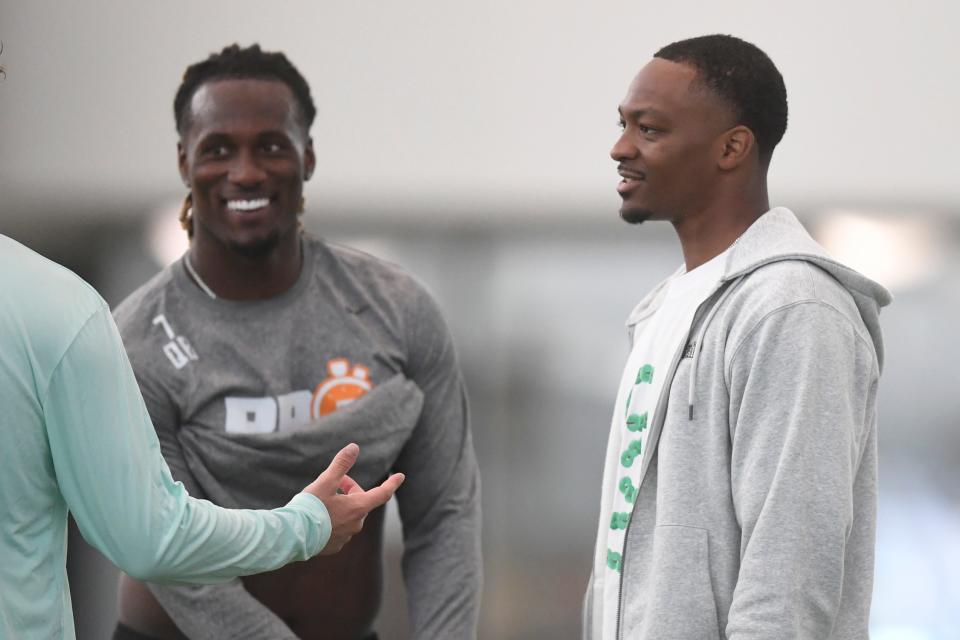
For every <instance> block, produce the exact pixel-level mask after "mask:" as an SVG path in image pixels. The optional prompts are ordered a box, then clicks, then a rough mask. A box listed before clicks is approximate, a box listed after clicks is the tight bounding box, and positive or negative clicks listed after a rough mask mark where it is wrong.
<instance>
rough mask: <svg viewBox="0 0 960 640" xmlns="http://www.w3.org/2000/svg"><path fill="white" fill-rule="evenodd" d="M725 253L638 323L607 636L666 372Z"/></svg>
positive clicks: (610, 540) (611, 551)
mask: <svg viewBox="0 0 960 640" xmlns="http://www.w3.org/2000/svg"><path fill="white" fill-rule="evenodd" d="M725 258H726V252H724V253H721V254H720V255H718V256H716V257H715V258H713V259H712V260H710V261H709V262H706V263H704V264H702V265H700V266H699V267H697V268H696V269H694V270H693V271H690V272H687V273H679V274H678V275H675V276H674V277H673V278H672V279H671V280H670V281H669V282H668V285H667V287H668V288H667V291H666V293H665V294H664V298H663V301H662V303H661V304H660V307H659V308H658V309H657V310H656V311H655V312H654V313H653V315H652V316H650V317H649V318H648V319H647V320H646V321H645V322H644V323H643V324H640V325H638V326H637V328H636V332H635V333H634V336H633V348H632V349H631V350H630V356H629V357H628V358H627V365H626V367H625V368H624V371H623V377H622V378H621V380H620V390H619V391H618V393H617V403H616V406H615V407H614V412H613V425H612V427H611V431H610V433H611V438H617V437H618V436H619V439H620V442H619V444H620V446H619V451H620V452H621V453H620V457H619V460H618V463H617V464H618V467H617V473H615V474H610V473H609V470H607V471H605V472H604V477H609V476H610V475H612V476H613V477H614V478H615V482H616V487H614V488H613V491H611V492H610V495H612V496H613V503H612V505H610V507H611V508H610V514H611V516H610V522H609V525H608V527H607V529H606V545H607V566H606V569H605V574H604V581H603V637H604V638H614V637H615V635H616V632H617V612H618V607H619V600H620V571H621V561H622V555H623V544H624V540H625V537H626V528H627V523H628V522H629V521H630V514H631V512H632V511H633V503H634V500H635V499H636V496H637V493H638V491H639V486H638V485H639V479H640V466H641V461H642V460H643V452H644V451H645V450H646V444H647V434H648V433H649V429H648V428H647V425H648V422H649V421H651V420H652V419H653V414H654V412H655V411H656V408H657V401H658V400H659V398H660V392H661V391H662V389H663V384H664V382H665V376H666V374H667V370H668V369H669V368H670V364H671V362H672V361H673V357H674V355H675V354H676V352H677V349H679V348H680V346H681V344H680V343H681V342H682V341H684V340H685V339H686V338H687V334H688V333H689V331H690V325H691V323H692V322H693V316H694V314H695V313H696V311H697V308H698V307H699V306H700V304H701V303H702V302H703V301H704V300H706V299H707V297H708V296H710V294H712V293H713V292H714V291H715V290H716V287H717V284H718V283H719V281H720V278H721V276H722V275H723V266H724V261H725Z"/></svg>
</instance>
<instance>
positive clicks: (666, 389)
mask: <svg viewBox="0 0 960 640" xmlns="http://www.w3.org/2000/svg"><path fill="white" fill-rule="evenodd" d="M721 290H723V291H724V293H726V292H727V291H729V290H730V287H727V282H726V281H724V280H721V281H720V283H719V284H718V286H717V288H716V289H714V290H713V291H712V292H710V294H709V295H708V296H707V297H706V299H705V300H704V301H703V302H701V303H700V306H698V307H697V310H696V311H695V312H694V314H693V320H692V321H691V322H690V328H689V329H688V330H687V334H686V336H685V337H684V339H683V341H682V342H681V343H680V347H679V348H678V349H677V352H676V353H675V354H674V356H673V361H672V362H671V363H670V369H669V370H668V374H669V384H668V383H667V382H664V385H663V388H662V389H660V397H659V398H658V399H657V409H656V411H655V412H654V414H653V421H651V423H650V431H651V433H652V432H653V430H654V429H657V428H659V429H660V430H661V431H662V429H663V423H664V422H666V417H667V402H666V401H667V399H668V398H669V397H670V388H671V387H672V386H673V380H674V378H676V376H677V369H679V368H680V361H681V360H683V353H684V351H686V348H687V343H688V342H689V341H690V336H692V335H694V333H693V331H694V328H695V327H697V323H698V322H699V321H700V320H701V319H702V320H703V325H702V327H701V331H700V334H699V336H700V341H702V340H703V335H704V334H705V333H706V326H707V324H708V322H709V321H710V320H711V319H712V317H713V314H712V313H711V311H712V310H714V309H716V307H717V305H718V304H719V303H720V302H722V301H723V298H724V297H725V295H724V294H721V295H720V298H719V299H715V298H716V297H717V293H718V292H719V291H721ZM711 301H712V303H711ZM708 303H710V304H709V306H707V305H708ZM705 310H707V312H706V315H704V311H705ZM699 348H700V345H696V347H695V349H699ZM690 411H691V413H692V409H690ZM691 419H692V416H691ZM659 439H660V436H659V434H658V435H657V443H656V445H657V446H659V444H660V442H659ZM647 449H648V450H649V449H650V447H647ZM654 450H656V447H654ZM652 459H653V453H650V457H649V458H647V455H646V453H644V459H643V462H644V463H646V466H645V467H643V468H641V469H640V479H639V481H638V482H637V497H638V498H639V497H640V487H642V486H643V479H644V478H645V477H646V475H647V470H648V469H649V468H650V462H649V461H650V460H652ZM634 507H636V503H634ZM635 511H636V509H635V508H634V509H630V518H629V519H628V520H627V528H626V529H624V532H623V551H621V553H620V583H619V588H618V590H617V632H616V635H615V638H616V639H617V640H620V638H621V636H620V630H621V619H622V616H623V571H624V569H625V568H626V566H627V540H628V539H629V537H630V525H632V524H633V514H634V512H635Z"/></svg>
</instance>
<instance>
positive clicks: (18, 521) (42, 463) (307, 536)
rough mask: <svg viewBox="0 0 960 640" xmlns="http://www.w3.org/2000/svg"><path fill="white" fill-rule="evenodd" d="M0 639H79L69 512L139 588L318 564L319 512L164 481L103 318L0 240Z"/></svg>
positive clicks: (60, 271)
mask: <svg viewBox="0 0 960 640" xmlns="http://www.w3.org/2000/svg"><path fill="white" fill-rule="evenodd" d="M0 438H2V439H0V638H2V639H6V638H68V639H69V638H74V628H73V618H72V613H71V605H70V592H69V588H68V585H67V577H66V564H65V563H66V525H67V512H68V511H69V512H71V513H72V514H73V516H74V519H75V520H76V522H77V525H78V527H79V529H80V532H81V533H82V534H83V537H84V538H85V539H86V540H87V541H88V542H89V543H90V544H92V545H93V546H94V547H96V548H97V549H99V550H100V551H101V552H103V553H104V555H106V556H107V557H108V558H109V559H110V560H111V561H112V562H113V563H114V564H116V565H117V566H118V567H120V568H121V569H123V570H124V571H126V572H127V573H129V574H130V575H132V576H135V577H137V578H140V579H143V580H151V581H159V582H193V583H212V582H218V581H223V580H226V579H229V578H231V577H235V576H238V575H246V574H251V573H259V572H263V571H270V570H273V569H276V568H278V567H280V566H282V565H283V564H286V563H287V562H291V561H294V560H305V559H307V558H309V557H311V556H313V555H315V554H316V553H318V552H319V551H320V550H321V549H322V548H323V547H324V545H326V543H327V540H328V538H329V536H330V519H329V516H328V514H327V511H326V508H325V507H324V506H323V503H322V502H321V501H320V500H318V499H317V498H316V497H314V496H312V495H310V494H306V493H301V494H298V495H297V496H295V497H294V498H293V499H292V500H291V501H290V503H288V504H287V505H286V506H285V507H282V508H280V509H274V510H273V511H254V510H229V509H221V508H219V507H216V506H214V505H212V504H211V503H209V502H207V501H205V500H195V499H193V498H191V497H189V496H188V495H187V492H186V490H185V489H184V488H183V485H182V484H180V483H179V482H174V481H173V478H172V477H171V475H170V471H169V470H168V469H167V465H166V463H165V462H164V461H163V457H162V456H161V455H160V448H159V444H158V442H157V437H156V434H155V432H154V429H153V427H152V425H151V424H150V418H149V415H148V414H147V410H146V408H145V407H144V404H143V400H142V398H141V396H140V392H139V389H138V387H137V383H136V380H135V379H134V376H133V372H132V371H131V368H130V364H129V362H128V360H127V357H126V354H125V352H124V350H123V345H122V343H121V341H120V337H119V335H118V333H117V331H116V327H115V325H114V324H113V320H112V318H111V316H110V312H109V309H108V308H107V305H106V304H105V303H104V302H103V300H102V299H101V298H100V296H99V295H97V293H96V292H95V291H94V290H93V289H92V288H91V287H90V286H89V285H87V284H86V283H84V282H83V281H82V280H81V279H80V278H78V277H77V276H75V275H74V274H73V273H71V272H70V271H68V270H66V269H64V268H63V267H60V266H59V265H56V264H54V263H52V262H50V261H48V260H46V259H45V258H42V257H41V256H39V255H37V254H36V253H34V252H32V251H30V250H29V249H27V248H26V247H23V246H22V245H20V244H18V243H16V242H14V241H13V240H11V239H9V238H7V237H5V236H2V235H0Z"/></svg>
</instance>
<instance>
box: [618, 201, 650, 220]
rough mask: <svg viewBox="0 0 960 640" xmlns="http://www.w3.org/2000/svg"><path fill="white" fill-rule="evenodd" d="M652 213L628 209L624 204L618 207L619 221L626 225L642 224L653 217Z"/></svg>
mask: <svg viewBox="0 0 960 640" xmlns="http://www.w3.org/2000/svg"><path fill="white" fill-rule="evenodd" d="M653 215H654V214H653V211H651V210H650V209H643V208H641V207H630V206H628V205H627V203H626V202H624V203H623V206H622V207H620V219H621V220H623V221H624V222H626V223H627V224H643V223H644V222H646V221H647V220H649V219H650V218H652V217H653Z"/></svg>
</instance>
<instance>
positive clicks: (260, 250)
mask: <svg viewBox="0 0 960 640" xmlns="http://www.w3.org/2000/svg"><path fill="white" fill-rule="evenodd" d="M279 244H280V231H279V230H278V229H274V230H272V231H271V232H270V233H268V234H267V235H266V236H264V237H262V238H257V239H256V240H253V241H250V242H244V243H239V242H233V243H231V244H230V248H231V249H232V250H233V251H234V252H236V253H238V254H240V255H241V256H243V257H244V258H248V259H252V260H257V259H260V258H263V257H264V256H266V255H268V254H269V253H270V252H272V251H273V250H274V249H276V248H277V245H279Z"/></svg>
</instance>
